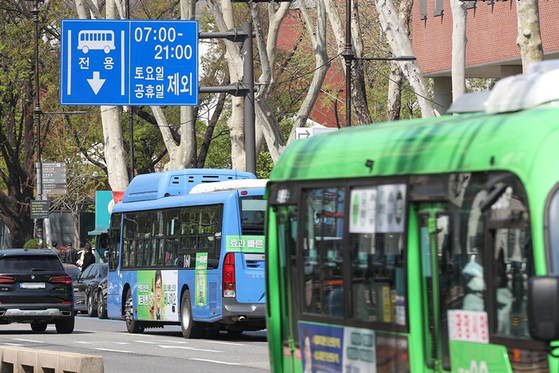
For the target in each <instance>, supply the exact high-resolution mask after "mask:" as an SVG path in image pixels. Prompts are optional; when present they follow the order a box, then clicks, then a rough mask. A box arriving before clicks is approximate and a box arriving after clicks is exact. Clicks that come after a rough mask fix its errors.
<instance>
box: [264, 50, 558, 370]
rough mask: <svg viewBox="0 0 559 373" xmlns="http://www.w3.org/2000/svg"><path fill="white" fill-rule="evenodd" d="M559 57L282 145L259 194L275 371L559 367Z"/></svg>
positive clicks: (271, 346)
mask: <svg viewBox="0 0 559 373" xmlns="http://www.w3.org/2000/svg"><path fill="white" fill-rule="evenodd" d="M554 62H555V63H554ZM556 62H558V61H545V62H544V63H541V64H537V65H535V66H534V67H533V68H532V70H531V72H530V73H529V74H525V75H521V76H514V77H508V78H504V79H502V80H500V81H499V82H498V83H497V85H496V86H495V88H494V89H493V90H492V91H490V92H483V93H473V94H468V95H465V96H463V98H462V99H460V100H458V101H457V102H456V103H455V104H453V106H452V107H451V109H450V110H449V112H450V113H449V114H448V115H444V116H440V117H437V118H430V119H417V120H409V121H399V122H392V123H383V124H375V125H371V126H361V127H354V128H347V129H342V130H339V131H336V132H331V133H328V134H323V135H319V136H314V137H310V138H308V139H302V140H297V141H295V142H294V143H293V144H292V145H290V146H289V147H288V148H287V149H286V151H285V152H284V153H283V154H282V156H281V157H280V159H279V161H278V163H277V164H276V166H275V167H274V169H273V171H272V174H271V177H270V181H269V182H268V184H267V191H266V193H267V200H268V202H267V203H268V207H267V218H266V219H267V221H266V237H267V238H266V239H267V242H266V245H265V246H266V273H267V275H266V276H267V278H266V281H267V288H266V292H267V316H266V317H267V328H268V343H269V350H270V359H271V367H272V371H274V372H305V373H306V372H348V373H364V372H382V373H384V372H456V373H489V372H548V371H549V372H559V358H558V357H557V356H559V350H558V351H555V352H554V351H553V348H554V347H557V346H559V342H556V343H557V344H554V342H553V341H558V340H559V276H558V275H559V64H557V63H556ZM554 227H555V228H554Z"/></svg>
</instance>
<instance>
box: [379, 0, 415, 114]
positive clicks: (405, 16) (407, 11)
mask: <svg viewBox="0 0 559 373" xmlns="http://www.w3.org/2000/svg"><path fill="white" fill-rule="evenodd" d="M412 7H413V0H402V1H401V2H400V15H399V19H400V25H401V26H402V32H403V33H405V34H406V35H408V37H410V20H411V10H412ZM403 87H404V76H403V74H402V70H400V65H399V64H398V62H396V61H393V62H391V63H390V79H389V80H388V100H387V110H386V120H388V121H393V120H400V112H401V111H402V88H403Z"/></svg>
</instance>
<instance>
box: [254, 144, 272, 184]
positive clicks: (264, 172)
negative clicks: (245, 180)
mask: <svg viewBox="0 0 559 373" xmlns="http://www.w3.org/2000/svg"><path fill="white" fill-rule="evenodd" d="M273 167H274V162H273V161H272V157H271V156H270V153H269V152H268V151H263V152H261V153H260V156H259V157H258V159H257V160H256V177H257V178H259V179H268V178H269V177H270V174H271V173H272V168H273Z"/></svg>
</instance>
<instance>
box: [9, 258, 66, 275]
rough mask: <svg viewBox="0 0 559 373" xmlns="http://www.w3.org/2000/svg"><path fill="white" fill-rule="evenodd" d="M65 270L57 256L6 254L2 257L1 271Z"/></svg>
mask: <svg viewBox="0 0 559 373" xmlns="http://www.w3.org/2000/svg"><path fill="white" fill-rule="evenodd" d="M32 270H39V271H40V270H43V271H62V272H63V271H64V267H63V266H62V263H61V262H60V260H59V259H58V257H56V256H44V255H41V256H33V255H25V256H5V257H3V258H1V259H0V271H1V272H11V271H32Z"/></svg>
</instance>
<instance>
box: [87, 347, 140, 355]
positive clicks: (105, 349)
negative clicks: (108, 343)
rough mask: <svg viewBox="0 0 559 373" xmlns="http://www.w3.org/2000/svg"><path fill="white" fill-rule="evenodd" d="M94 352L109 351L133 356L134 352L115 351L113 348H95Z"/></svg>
mask: <svg viewBox="0 0 559 373" xmlns="http://www.w3.org/2000/svg"><path fill="white" fill-rule="evenodd" d="M94 350H99V351H109V352H122V353H124V354H133V353H134V352H133V351H124V350H115V349H112V348H101V347H96V348H94Z"/></svg>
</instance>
